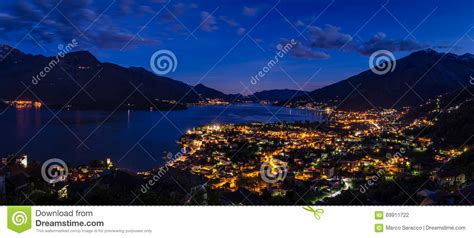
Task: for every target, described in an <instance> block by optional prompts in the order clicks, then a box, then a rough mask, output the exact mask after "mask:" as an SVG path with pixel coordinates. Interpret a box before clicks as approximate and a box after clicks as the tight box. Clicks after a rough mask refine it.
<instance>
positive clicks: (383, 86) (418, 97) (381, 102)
mask: <svg viewBox="0 0 474 238" xmlns="http://www.w3.org/2000/svg"><path fill="white" fill-rule="evenodd" d="M471 75H474V55H472V54H464V55H461V56H459V55H455V54H451V53H447V54H445V53H438V52H436V51H434V50H430V49H428V50H422V51H417V52H414V53H412V54H410V55H408V56H406V57H404V58H402V59H399V60H397V61H396V68H395V70H394V71H393V72H390V73H387V74H385V75H377V74H375V73H373V72H372V71H371V70H367V71H365V72H362V73H360V74H358V75H355V76H352V77H350V78H348V79H346V80H343V81H340V82H338V83H335V84H332V85H329V86H326V87H324V88H321V89H317V90H315V91H312V92H311V93H310V95H311V97H312V100H313V101H316V102H325V103H329V104H330V105H333V106H338V108H339V109H348V110H365V109H371V108H373V107H383V108H392V107H394V108H400V107H403V106H416V105H420V104H421V103H423V102H424V101H425V100H427V99H429V98H433V97H435V96H437V95H440V94H443V93H447V92H450V91H454V90H458V89H460V88H462V85H467V84H469V79H470V78H469V77H470V76H471ZM415 83H416V85H415V86H413V88H412V89H413V90H411V89H410V87H411V86H412V85H414V84H415ZM409 86H410V87H409ZM355 88H357V90H355ZM351 92H352V94H351ZM415 92H416V93H415ZM305 100H306V99H301V98H299V99H296V100H294V101H303V102H304V101H305Z"/></svg>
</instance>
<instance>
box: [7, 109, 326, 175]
mask: <svg viewBox="0 0 474 238" xmlns="http://www.w3.org/2000/svg"><path fill="white" fill-rule="evenodd" d="M54 113H57V111H54ZM111 113H112V112H111V111H62V112H60V113H59V114H58V115H57V116H58V118H59V119H60V120H58V119H57V118H55V117H54V116H53V113H52V112H51V111H49V110H48V109H46V108H44V107H43V108H42V109H14V108H10V109H5V110H4V109H0V138H1V139H0V157H1V156H6V155H8V154H27V155H28V158H29V160H38V161H45V160H48V159H50V158H60V159H62V160H64V161H66V162H68V163H70V164H71V165H80V164H87V163H88V162H89V161H90V160H93V159H105V158H111V159H112V161H113V162H114V163H115V164H116V165H117V166H118V167H120V168H126V169H130V170H133V171H142V170H147V169H150V168H154V167H156V166H160V165H162V164H163V163H164V161H165V160H164V159H163V157H164V156H165V155H166V154H167V153H168V152H171V153H173V154H174V153H176V152H178V151H179V146H178V145H177V144H176V141H177V140H178V139H179V137H180V136H181V135H182V133H183V132H185V131H186V130H188V129H191V128H193V127H197V126H201V125H206V124H210V123H244V122H278V121H288V122H291V121H304V120H309V121H317V120H320V119H321V118H320V117H318V116H315V115H314V112H312V111H308V110H300V109H289V108H280V107H275V106H269V105H265V106H263V105H260V104H235V105H231V106H203V107H192V108H189V109H188V110H182V111H170V112H157V111H155V112H147V111H117V112H115V113H113V114H111ZM162 113H164V114H167V115H166V117H164V116H163V114H162ZM272 113H273V114H275V115H276V117H273V115H272ZM81 141H84V144H85V145H84V144H82V145H81Z"/></svg>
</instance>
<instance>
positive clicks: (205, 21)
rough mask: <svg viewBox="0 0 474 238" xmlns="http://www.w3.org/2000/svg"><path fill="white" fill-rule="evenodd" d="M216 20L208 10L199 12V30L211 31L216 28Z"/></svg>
mask: <svg viewBox="0 0 474 238" xmlns="http://www.w3.org/2000/svg"><path fill="white" fill-rule="evenodd" d="M218 29H219V27H218V26H217V21H216V18H215V17H214V16H212V15H211V14H209V12H206V11H202V12H201V30H202V31H205V32H213V31H216V30H218Z"/></svg>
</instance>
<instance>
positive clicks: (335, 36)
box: [308, 25, 352, 49]
mask: <svg viewBox="0 0 474 238" xmlns="http://www.w3.org/2000/svg"><path fill="white" fill-rule="evenodd" d="M339 30H340V28H339V27H335V26H332V25H325V26H324V27H323V28H320V27H317V26H310V27H309V28H308V34H309V46H310V47H312V48H321V49H339V48H341V47H342V46H344V45H345V44H347V43H348V42H351V41H352V36H351V35H349V34H345V33H342V32H340V31H339Z"/></svg>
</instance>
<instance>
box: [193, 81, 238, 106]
mask: <svg viewBox="0 0 474 238" xmlns="http://www.w3.org/2000/svg"><path fill="white" fill-rule="evenodd" d="M193 92H194V93H197V94H198V95H199V97H200V98H201V99H207V98H219V99H223V100H226V101H229V102H234V101H238V100H240V99H242V95H241V94H225V93H223V92H220V91H218V90H216V89H213V88H209V87H207V86H205V85H203V84H198V85H196V86H194V91H193Z"/></svg>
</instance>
